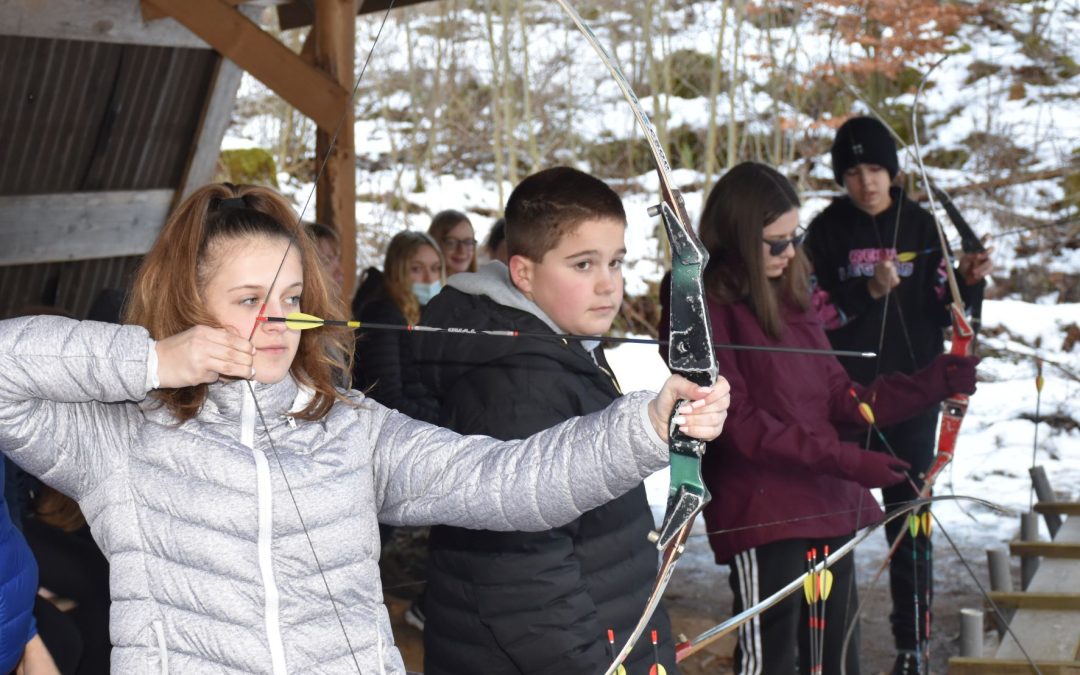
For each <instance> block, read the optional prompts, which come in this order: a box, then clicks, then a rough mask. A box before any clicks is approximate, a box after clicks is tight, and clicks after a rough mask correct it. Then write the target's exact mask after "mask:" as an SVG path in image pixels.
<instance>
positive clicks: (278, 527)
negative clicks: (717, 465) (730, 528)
mask: <svg viewBox="0 0 1080 675" xmlns="http://www.w3.org/2000/svg"><path fill="white" fill-rule="evenodd" d="M153 345H154V342H153V340H151V339H150V337H149V336H148V334H147V332H146V331H145V330H144V329H142V328H140V327H137V326H114V325H110V324H98V323H91V322H81V323H80V322H77V321H71V320H68V319H63V318H59V317H29V318H23V319H15V320H11V321H3V322H0V372H3V373H4V374H5V375H4V377H3V378H0V449H2V450H3V452H4V453H5V454H7V455H8V456H10V457H11V458H12V459H13V460H14V461H15V462H16V463H18V464H19V465H20V466H22V467H23V468H25V469H26V470H27V471H29V472H30V473H32V474H34V475H36V476H39V477H40V478H41V479H42V480H44V481H45V482H46V483H48V484H50V485H52V486H54V487H56V488H57V489H59V490H61V491H63V492H64V493H66V494H69V495H71V496H72V497H74V498H75V499H76V500H77V501H78V502H79V504H80V506H81V507H82V509H83V512H84V514H85V515H86V519H87V521H88V522H89V523H90V526H91V529H92V531H93V534H94V538H95V539H96V541H97V542H98V545H99V546H100V547H101V549H102V550H103V551H104V552H105V555H106V556H107V557H108V558H109V561H110V564H111V567H110V590H111V593H112V600H113V604H112V613H111V622H110V631H111V636H112V641H113V644H114V645H115V649H114V650H113V656H112V662H113V666H112V670H113V672H114V673H167V672H175V673H185V674H186V673H274V674H275V675H279V674H282V673H355V672H357V671H359V672H362V673H365V674H366V673H395V674H400V673H404V667H403V665H402V661H401V657H400V655H399V654H398V651H397V649H396V647H395V646H394V644H393V635H392V633H391V630H390V623H389V618H388V616H387V613H386V608H385V606H384V605H383V598H382V588H381V586H380V583H379V571H378V558H379V537H378V531H377V522H376V521H377V519H379V520H382V521H383V522H386V523H389V524H395V525H428V524H434V523H446V524H450V525H456V526H459V527H472V528H484V529H492V530H546V529H550V528H553V527H557V526H559V525H562V524H564V523H566V522H569V521H570V520H572V519H574V518H576V517H577V516H578V515H580V514H581V513H582V512H584V511H586V510H588V509H591V508H594V507H596V506H598V505H600V504H603V503H605V502H607V501H609V500H611V499H612V498H614V497H616V496H618V495H620V494H622V493H623V492H625V491H627V490H629V489H630V488H632V487H634V486H635V485H637V484H638V483H639V482H640V481H641V480H642V479H643V478H644V477H645V476H647V475H649V474H650V473H652V472H653V471H656V470H657V469H659V468H661V467H662V466H664V464H665V463H666V461H667V448H666V445H665V444H663V443H662V442H661V441H660V439H659V437H658V436H657V435H656V433H655V431H654V430H653V428H652V425H651V424H650V423H649V420H648V414H647V410H646V406H647V402H648V395H647V394H643V393H639V394H631V395H630V396H626V397H623V398H622V399H619V400H618V401H617V402H616V403H614V404H613V405H612V406H611V407H609V408H607V409H605V410H603V411H601V412H599V413H596V414H594V415H590V416H587V417H581V418H574V419H571V420H568V421H567V422H565V423H563V424H561V425H559V426H558V427H555V428H553V429H550V430H548V431H544V432H541V433H539V434H536V435H535V436H533V437H531V438H528V439H525V440H523V441H513V442H505V443H504V442H499V441H495V440H493V439H490V438H485V437H462V436H459V435H457V434H455V433H453V432H451V431H448V430H446V429H441V428H438V427H435V426H431V425H428V424H424V423H421V422H417V421H415V420H412V419H410V418H408V417H406V416H404V415H402V414H400V413H397V412H395V411H392V410H388V409H386V408H384V407H382V406H380V405H378V404H376V403H374V402H372V401H370V400H368V399H365V398H364V397H363V396H362V395H361V394H359V393H357V392H351V393H350V396H351V397H352V399H353V401H354V403H355V405H352V406H350V405H343V404H337V405H335V406H334V408H333V410H331V412H330V413H329V414H327V415H326V416H325V417H324V418H322V419H320V420H318V421H314V422H308V421H303V420H297V419H295V418H293V417H291V416H289V415H288V414H287V413H288V412H289V411H290V410H297V409H299V407H302V406H303V403H304V401H306V400H307V399H306V396H307V395H308V394H307V393H306V392H305V391H303V390H301V389H300V388H298V387H297V385H296V383H295V382H294V381H293V380H292V379H291V378H286V379H285V380H284V381H282V382H279V383H277V384H273V385H256V386H255V396H256V398H257V403H258V410H261V411H262V413H263V417H264V418H265V420H266V423H267V425H268V427H269V428H264V427H263V425H262V422H261V421H260V420H259V418H258V414H257V409H256V405H255V401H253V400H252V398H251V395H250V394H249V393H248V387H247V384H246V383H244V382H232V383H226V384H215V385H211V386H210V391H209V397H208V400H207V401H206V403H205V405H204V406H203V408H202V410H201V411H200V412H199V414H198V415H197V416H196V417H195V418H193V419H191V420H188V421H186V422H183V423H181V424H177V423H176V421H175V419H173V418H172V417H171V415H169V414H168V412H167V411H165V410H164V409H162V408H160V407H158V406H156V405H154V404H152V403H151V402H149V400H148V399H146V395H147V393H148V389H149V385H148V384H147V383H148V382H152V381H153V374H152V373H149V372H148V363H151V362H152V354H153V351H154V350H153ZM268 435H269V437H270V438H271V439H272V445H271V442H270V441H268V438H267V437H268ZM275 451H276V452H275ZM286 479H287V480H288V486H287V485H286ZM290 493H291V496H290ZM294 499H295V505H294V501H293V500H294ZM298 511H299V513H298ZM301 516H302V518H303V523H304V525H306V528H305V527H302V525H301V522H300V517H301ZM305 530H306V532H305ZM308 537H310V540H311V544H310V546H309V544H308ZM312 548H314V550H315V553H316V554H317V555H318V560H319V564H320V566H321V568H322V571H323V573H324V574H325V580H326V585H328V586H329V588H330V593H329V595H328V593H327V589H326V586H324V582H323V578H322V576H321V575H320V574H319V571H318V569H317V567H316V563H315V560H314V558H313V554H312ZM331 597H332V601H331ZM331 602H333V604H334V605H336V610H337V613H338V614H340V621H341V624H343V625H344V632H343V629H342V627H341V625H339V622H338V618H337V617H336V615H335V610H334V607H333V606H332V605H331ZM346 634H347V635H348V640H347V641H346V637H345V635H346Z"/></svg>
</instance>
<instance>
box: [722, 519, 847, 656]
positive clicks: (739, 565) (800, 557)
mask: <svg viewBox="0 0 1080 675" xmlns="http://www.w3.org/2000/svg"><path fill="white" fill-rule="evenodd" d="M851 536H852V535H845V536H842V537H833V538H831V539H785V540H783V541H777V542H773V543H771V544H765V545H764V546H759V547H757V548H755V549H750V550H749V551H744V552H742V553H740V554H738V555H737V556H735V558H734V560H732V561H731V563H730V565H731V577H730V583H731V590H732V591H734V592H735V603H734V611H735V613H739V612H741V611H743V609H745V608H746V607H750V606H752V605H754V604H755V603H757V602H758V601H760V600H762V599H764V598H766V597H768V596H769V595H772V593H773V592H774V591H777V590H779V589H780V588H782V587H783V586H784V585H786V584H787V583H788V582H789V581H791V580H792V579H794V578H795V577H797V576H799V575H800V574H802V573H803V572H805V571H806V552H807V551H809V550H810V549H811V548H817V549H818V555H819V556H821V555H822V553H823V551H824V547H825V546H826V545H828V547H829V549H830V550H834V551H835V550H836V549H838V548H840V547H841V546H843V545H844V543H845V542H847V541H848V540H849V539H851ZM854 558H855V554H854V553H852V554H849V555H847V556H845V557H844V558H842V559H841V560H839V561H837V563H836V564H835V565H831V566H830V569H831V570H832V572H833V585H832V593H831V594H830V595H829V598H828V600H827V601H826V602H825V630H824V633H823V634H822V637H823V639H824V644H823V649H822V652H823V654H824V664H823V666H824V667H823V668H822V672H823V673H825V674H826V675H831V674H834V673H839V672H840V659H841V658H842V653H843V643H844V635H845V634H846V633H847V630H848V627H849V626H850V624H851V618H852V617H853V616H854V615H855V609H856V608H857V607H858V604H859V599H858V590H857V589H856V587H855V563H854ZM808 612H809V605H808V604H807V602H806V598H805V596H804V594H803V593H802V592H801V591H797V592H795V593H793V594H791V595H789V596H788V597H787V598H785V599H784V600H782V601H780V603H778V604H777V605H775V606H773V607H771V608H770V609H768V610H766V611H764V612H762V613H761V614H759V615H758V616H756V617H754V618H753V619H752V620H751V621H749V622H747V623H745V624H743V626H742V627H741V628H739V635H738V637H739V643H738V646H737V647H736V648H735V672H736V673H737V674H738V675H791V674H792V673H795V672H799V673H802V674H803V675H808V674H809V673H810V666H811V662H810V647H809V645H810V629H809V613H808ZM846 661H847V673H848V675H859V631H858V629H856V630H855V633H854V634H853V635H852V637H851V644H850V645H849V647H848V652H847V655H846Z"/></svg>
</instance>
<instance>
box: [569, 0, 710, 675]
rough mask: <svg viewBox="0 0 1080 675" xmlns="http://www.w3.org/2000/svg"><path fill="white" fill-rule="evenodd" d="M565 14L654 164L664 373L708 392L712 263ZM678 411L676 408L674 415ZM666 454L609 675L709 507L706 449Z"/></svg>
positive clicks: (657, 158)
mask: <svg viewBox="0 0 1080 675" xmlns="http://www.w3.org/2000/svg"><path fill="white" fill-rule="evenodd" d="M555 2H557V3H558V4H559V6H560V7H561V8H562V10H563V12H565V13H566V15H567V16H568V17H570V19H571V20H572V21H573V23H574V25H575V26H577V29H578V30H579V31H580V32H581V33H582V35H584V36H585V39H586V40H587V41H588V43H589V44H590V45H591V46H592V48H593V50H595V51H596V53H597V55H598V56H599V57H600V59H601V61H603V63H604V66H606V67H607V69H608V72H609V73H611V76H612V77H613V78H614V79H615V82H616V84H617V85H618V87H619V90H620V91H621V92H622V95H623V97H624V98H625V99H626V101H627V102H628V103H629V104H630V108H631V109H632V110H633V112H634V118H635V119H636V121H637V125H638V126H639V127H640V128H641V130H642V132H643V133H644V134H645V138H646V140H647V141H648V143H649V150H650V151H651V152H652V156H653V160H654V162H655V163H656V174H657V177H658V178H659V181H660V198H661V201H660V204H659V206H656V207H653V208H651V209H649V214H650V215H652V216H660V218H661V220H662V221H663V223H664V228H665V229H666V230H667V235H668V240H669V242H670V244H671V284H672V287H671V297H672V304H671V342H670V344H669V346H668V349H669V365H670V367H671V370H672V372H674V373H678V374H680V375H683V376H684V377H686V378H687V379H689V380H691V381H692V382H695V383H697V384H700V385H704V386H709V385H712V384H713V382H715V380H716V375H717V366H716V354H715V352H714V351H713V348H712V342H713V340H712V328H711V326H710V324H709V316H708V312H707V307H706V303H705V287H704V282H703V280H702V275H703V273H704V271H705V265H706V263H707V262H708V260H709V255H708V253H707V252H706V251H705V247H704V246H702V244H701V241H700V240H699V239H698V236H697V234H696V233H695V232H694V230H693V227H692V226H691V221H690V217H689V216H688V215H687V213H686V205H685V204H684V202H683V198H682V194H681V193H680V192H679V190H678V188H676V187H675V184H674V181H673V180H672V177H671V166H670V164H669V163H668V160H667V156H666V155H665V154H664V149H663V146H662V145H661V143H660V139H659V138H658V137H657V135H656V130H655V129H654V128H653V125H652V123H651V122H650V121H649V116H648V114H646V112H645V109H644V108H643V107H642V105H641V102H640V101H639V100H638V97H637V95H636V94H635V93H634V91H633V89H632V88H631V87H630V83H629V82H627V80H626V76H625V75H623V72H622V70H621V69H620V68H619V66H618V64H617V63H616V62H615V60H614V59H613V58H612V57H611V55H610V54H609V53H608V52H607V50H606V49H605V48H604V46H603V45H602V44H600V41H599V40H598V39H597V37H596V34H595V33H593V31H592V29H591V28H589V26H588V25H587V24H586V23H585V21H584V20H583V19H582V18H581V15H580V14H578V12H577V10H575V9H574V8H573V7H572V6H571V5H570V4H569V2H568V1H567V0H555ZM678 407H679V406H678V405H677V406H676V408H678ZM668 435H669V439H670V441H669V448H670V453H671V459H670V462H671V485H670V487H669V491H668V503H667V511H666V512H665V514H664V522H663V524H662V525H661V526H660V529H659V531H657V532H655V533H653V536H652V537H650V539H651V540H652V541H653V542H654V543H655V544H656V547H657V549H658V550H659V551H661V553H662V555H661V562H660V568H659V570H658V572H657V575H656V581H655V582H654V584H653V588H652V591H651V592H650V594H649V599H648V602H647V603H646V606H645V609H644V611H643V613H642V615H641V618H640V619H639V621H638V623H637V625H636V626H635V627H634V630H633V631H632V632H631V634H630V636H629V637H628V639H627V641H626V644H625V645H624V646H623V648H622V649H621V650H620V651H619V653H618V654H617V655H616V656H615V659H614V662H613V663H612V664H611V666H610V667H609V668H608V670H607V673H608V675H610V674H611V673H613V672H615V671H616V669H617V668H618V666H619V664H621V663H622V662H623V660H624V659H625V658H626V657H627V656H628V655H629V654H630V651H631V650H632V649H633V647H634V643H635V642H636V641H637V639H638V638H639V637H640V636H641V634H642V632H643V631H644V630H645V627H646V625H648V622H649V620H650V619H651V618H652V615H653V612H654V611H655V610H656V607H657V605H658V604H659V602H660V598H661V597H662V596H663V594H664V589H665V588H666V587H667V584H668V582H669V581H670V580H671V575H672V573H673V572H674V568H675V564H676V562H677V561H678V560H679V558H680V557H681V556H682V553H683V549H684V546H685V543H686V539H687V538H688V537H689V535H690V529H691V528H692V527H693V524H694V519H695V518H696V516H697V514H698V513H699V512H700V511H701V509H702V508H703V507H704V506H705V504H706V503H707V502H708V501H709V491H708V489H706V487H705V483H704V480H703V479H702V476H701V456H702V455H703V454H704V452H705V443H704V442H703V441H699V440H696V439H692V438H690V437H688V436H685V435H684V434H682V432H680V431H679V430H678V428H677V427H676V425H674V424H672V425H670V427H669V431H668Z"/></svg>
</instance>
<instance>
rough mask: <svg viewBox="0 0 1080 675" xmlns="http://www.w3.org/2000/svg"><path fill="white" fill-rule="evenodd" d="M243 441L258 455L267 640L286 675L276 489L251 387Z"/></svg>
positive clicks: (277, 672)
mask: <svg viewBox="0 0 1080 675" xmlns="http://www.w3.org/2000/svg"><path fill="white" fill-rule="evenodd" d="M240 441H241V442H242V443H243V444H244V445H245V446H247V447H248V448H250V449H251V455H252V457H254V458H255V476H256V498H257V499H258V504H259V539H258V551H259V556H258V558H259V572H260V574H261V575H262V581H263V589H264V593H265V596H264V598H265V599H264V608H263V613H264V615H265V622H266V640H267V643H268V644H269V645H270V663H271V666H272V669H273V673H274V675H286V674H287V672H288V671H287V670H286V668H285V644H284V643H283V642H282V640H281V617H280V616H279V614H278V612H279V600H280V594H279V592H278V587H277V582H276V581H275V579H274V568H273V561H272V558H271V546H272V544H273V529H274V518H273V514H274V512H273V501H272V496H273V488H272V486H271V483H270V463H269V462H268V461H267V460H266V455H264V454H263V453H261V452H259V450H257V449H256V448H255V401H254V399H253V398H252V393H251V391H250V390H249V389H243V405H242V406H241V412H240Z"/></svg>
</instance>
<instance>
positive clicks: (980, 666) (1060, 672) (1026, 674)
mask: <svg viewBox="0 0 1080 675" xmlns="http://www.w3.org/2000/svg"><path fill="white" fill-rule="evenodd" d="M1035 665H1037V666H1038V667H1039V672H1041V673H1042V674H1043V675H1080V661H1040V660H1036V661H1035ZM1034 672H1035V671H1034V670H1033V669H1032V667H1031V664H1030V663H1028V662H1027V661H1025V660H1023V659H1010V660H998V659H991V658H981V659H976V658H970V657H962V656H954V657H952V658H951V659H949V675H1031V673H1034Z"/></svg>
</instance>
